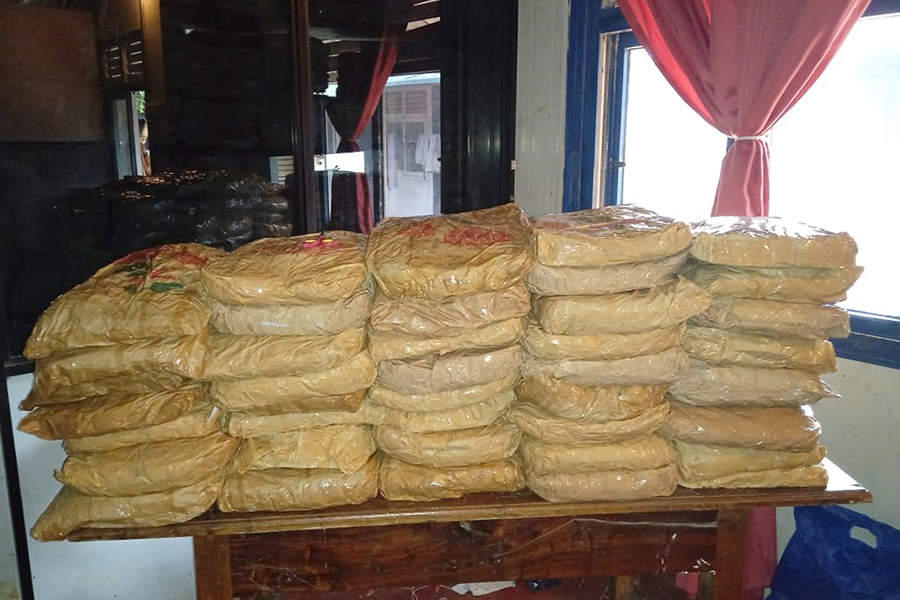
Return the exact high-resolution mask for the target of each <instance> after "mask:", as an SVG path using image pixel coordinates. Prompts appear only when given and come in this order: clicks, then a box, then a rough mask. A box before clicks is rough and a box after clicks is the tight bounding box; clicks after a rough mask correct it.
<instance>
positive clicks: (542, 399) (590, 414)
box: [516, 374, 669, 423]
mask: <svg viewBox="0 0 900 600" xmlns="http://www.w3.org/2000/svg"><path fill="white" fill-rule="evenodd" d="M668 387H669V386H668V384H662V385H636V386H618V385H608V386H585V385H578V384H576V383H569V382H568V381H562V380H560V379H556V378H554V377H551V376H549V375H543V374H536V375H529V376H528V377H526V378H525V379H523V380H522V382H521V383H519V385H518V386H517V387H516V396H517V397H518V398H519V400H521V401H523V402H527V403H529V404H533V405H534V406H537V407H538V408H541V409H542V410H544V411H546V412H548V413H550V414H552V415H556V416H557V417H560V418H561V419H569V420H572V421H585V422H589V423H606V422H607V421H622V420H624V419H631V418H633V417H636V416H637V415H639V414H640V413H642V412H644V411H645V410H647V409H648V408H653V407H654V406H657V405H659V404H662V403H663V402H665V400H666V390H667V389H668Z"/></svg>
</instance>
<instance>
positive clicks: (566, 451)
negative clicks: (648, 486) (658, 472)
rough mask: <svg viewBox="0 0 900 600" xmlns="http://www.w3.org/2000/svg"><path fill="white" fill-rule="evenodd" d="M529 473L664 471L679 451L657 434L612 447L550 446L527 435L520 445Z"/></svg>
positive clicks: (585, 445) (616, 443) (598, 445)
mask: <svg viewBox="0 0 900 600" xmlns="http://www.w3.org/2000/svg"><path fill="white" fill-rule="evenodd" d="M519 452H520V453H521V455H522V460H523V461H524V462H525V470H526V471H527V472H528V473H531V474H533V475H551V474H553V473H591V472H595V471H616V470H620V471H641V470H646V469H661V468H662V467H665V466H666V465H670V464H672V463H673V462H674V461H675V449H674V448H673V447H672V444H671V443H670V442H669V441H668V440H664V439H663V438H661V437H658V436H655V435H648V436H642V437H639V438H635V439H632V440H626V441H623V442H614V443H610V444H583V445H573V444H548V443H546V442H542V441H541V440H539V439H537V438H533V437H531V436H525V439H523V440H522V445H521V446H519Z"/></svg>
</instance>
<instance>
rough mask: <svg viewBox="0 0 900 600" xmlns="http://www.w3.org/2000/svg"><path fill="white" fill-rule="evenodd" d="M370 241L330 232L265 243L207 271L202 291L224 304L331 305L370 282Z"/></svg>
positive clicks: (252, 245)
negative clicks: (368, 245)
mask: <svg viewBox="0 0 900 600" xmlns="http://www.w3.org/2000/svg"><path fill="white" fill-rule="evenodd" d="M365 252H366V236H364V235H362V234H359V233H351V232H349V231H326V232H325V233H322V234H318V233H311V234H308V235H300V236H295V237H289V238H264V239H261V240H257V241H255V242H251V243H249V244H247V245H245V246H241V247H240V248H238V249H237V250H235V251H234V252H231V253H229V254H227V255H225V256H223V257H222V258H220V259H218V260H215V261H212V262H210V264H208V265H207V266H206V267H205V268H204V269H203V285H204V286H205V288H206V290H207V291H208V292H209V294H210V295H211V296H212V297H213V298H215V299H216V300H218V301H219V302H221V303H223V304H240V305H250V306H261V305H269V304H303V303H309V302H333V301H336V300H341V299H343V298H349V297H350V296H351V295H353V293H354V292H356V291H357V290H359V288H360V287H362V286H363V284H364V283H365V281H366V265H365Z"/></svg>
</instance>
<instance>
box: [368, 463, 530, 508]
mask: <svg viewBox="0 0 900 600" xmlns="http://www.w3.org/2000/svg"><path fill="white" fill-rule="evenodd" d="M378 487H379V489H380V490H381V495H382V496H384V497H385V498H387V499H388V500H412V501H428V500H440V499H441V498H459V497H460V496H462V495H463V494H474V493H478V492H515V491H518V490H521V489H522V488H524V487H525V474H524V473H523V471H522V465H521V463H520V462H519V461H518V460H517V459H516V458H507V459H504V460H496V461H492V462H488V463H483V464H480V465H472V466H468V467H447V468H443V469H435V468H434V467H423V466H420V465H411V464H408V463H405V462H402V461H399V460H395V459H393V458H385V459H384V460H382V462H381V469H380V471H379V473H378Z"/></svg>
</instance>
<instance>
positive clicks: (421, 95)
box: [382, 73, 441, 217]
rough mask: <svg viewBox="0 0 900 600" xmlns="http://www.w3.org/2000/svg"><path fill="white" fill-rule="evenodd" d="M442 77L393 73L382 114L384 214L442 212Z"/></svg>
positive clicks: (388, 215) (402, 214) (387, 215)
mask: <svg viewBox="0 0 900 600" xmlns="http://www.w3.org/2000/svg"><path fill="white" fill-rule="evenodd" d="M440 81H441V76H440V73H419V74H412V75H394V76H392V77H391V78H390V79H388V83H387V87H386V88H385V90H384V96H383V98H382V109H383V111H384V119H383V127H384V131H383V134H382V139H383V140H384V145H385V148H384V173H385V178H384V214H385V216H386V217H407V216H416V215H430V214H434V213H439V212H441V209H440V207H441V188H440V172H441V165H440V160H441V137H440V121H441V113H440V110H441V109H440V97H439V96H440Z"/></svg>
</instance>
